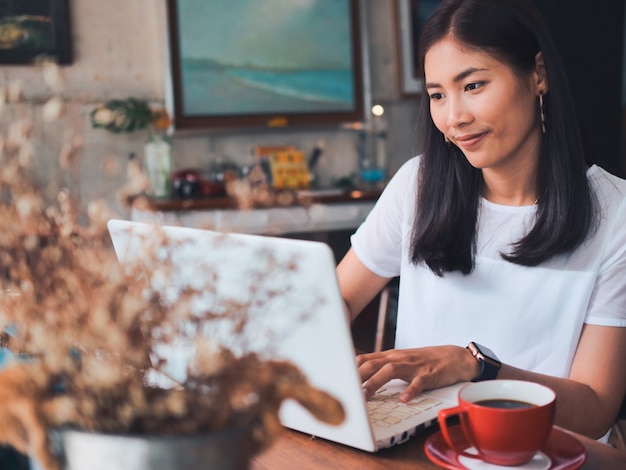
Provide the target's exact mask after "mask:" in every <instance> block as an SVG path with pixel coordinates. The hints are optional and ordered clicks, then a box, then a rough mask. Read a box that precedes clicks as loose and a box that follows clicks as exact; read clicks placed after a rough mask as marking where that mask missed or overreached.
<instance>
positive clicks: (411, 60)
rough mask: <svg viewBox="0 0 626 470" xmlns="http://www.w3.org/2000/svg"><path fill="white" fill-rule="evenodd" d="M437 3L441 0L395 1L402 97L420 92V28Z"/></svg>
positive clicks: (421, 85)
mask: <svg viewBox="0 0 626 470" xmlns="http://www.w3.org/2000/svg"><path fill="white" fill-rule="evenodd" d="M439 3H441V0H396V22H397V27H396V31H397V36H398V50H399V54H398V55H399V58H398V60H399V63H400V73H399V76H400V90H401V93H402V95H404V96H411V95H415V96H417V95H419V94H420V93H421V92H422V89H423V83H422V79H421V77H420V67H421V66H420V63H419V57H418V54H419V52H418V50H417V49H418V45H419V40H420V36H421V34H422V28H423V26H424V24H425V23H426V21H427V20H428V18H429V17H430V15H432V13H433V11H434V10H435V9H436V8H437V6H438V5H439Z"/></svg>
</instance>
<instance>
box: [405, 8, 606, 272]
mask: <svg viewBox="0 0 626 470" xmlns="http://www.w3.org/2000/svg"><path fill="white" fill-rule="evenodd" d="M447 37H451V38H453V39H454V40H456V41H458V42H459V43H460V44H463V45H464V46H465V47H467V48H468V49H469V50H474V51H480V52H486V53H488V54H489V55H491V56H492V57H494V58H495V59H497V60H499V61H500V62H502V63H504V64H507V65H508V66H509V67H511V68H512V70H513V71H515V73H516V74H517V75H518V76H520V77H526V76H529V74H531V73H532V72H533V71H534V70H535V57H536V54H537V53H538V52H540V51H541V52H542V54H543V59H544V63H545V67H546V75H547V80H548V84H549V92H548V93H547V94H546V95H545V96H544V97H543V101H544V112H545V115H546V119H547V122H546V133H545V135H542V139H541V148H540V156H539V165H538V176H537V178H538V179H537V188H538V192H537V194H538V195H539V199H538V203H537V204H538V207H537V215H536V220H535V224H534V226H533V227H532V229H531V230H530V231H529V232H528V234H527V235H526V236H524V237H523V238H522V239H521V240H519V241H518V242H517V243H516V244H515V245H514V246H513V247H512V250H511V252H510V253H502V254H501V256H502V257H503V258H504V259H506V260H507V261H510V262H512V263H516V264H520V265H523V266H536V265H538V264H540V263H542V262H544V261H546V260H548V259H549V258H551V257H553V256H555V255H558V254H563V253H567V252H570V251H573V250H574V249H576V248H577V247H578V246H579V245H580V244H581V243H582V242H583V241H584V240H585V239H586V237H587V235H588V234H589V233H590V231H591V230H592V229H593V226H594V221H595V215H594V214H595V202H594V200H595V199H594V195H593V193H592V191H591V188H590V184H589V181H588V179H587V174H586V171H587V164H586V161H585V157H586V155H587V153H588V152H587V151H586V146H585V145H584V142H583V137H582V134H581V129H580V124H579V122H578V119H577V117H576V111H575V107H574V104H573V101H572V98H571V94H570V90H569V85H568V83H567V78H566V74H565V71H564V68H563V65H562V63H561V60H560V58H559V56H558V53H557V50H556V47H555V45H554V43H553V41H552V39H551V37H550V34H549V32H548V29H547V27H546V26H545V24H544V22H543V19H542V18H541V16H540V14H539V13H538V12H537V11H536V10H535V8H534V5H532V4H531V2H530V0H528V1H525V0H444V1H443V2H442V4H441V5H440V6H439V7H438V8H437V10H436V11H435V12H434V13H433V15H432V16H431V17H430V19H429V20H428V22H427V23H426V25H425V27H424V29H423V32H422V37H421V41H420V49H419V57H420V59H421V63H422V64H423V63H424V57H425V55H426V52H427V51H428V50H429V49H430V48H431V47H432V46H433V45H434V44H436V43H437V42H439V41H441V40H442V39H444V38H447ZM422 76H424V73H423V70H422ZM537 106H539V105H537ZM537 113H539V108H538V109H537ZM419 119H420V121H419V122H420V123H421V128H422V130H423V135H422V142H423V146H424V147H423V155H422V158H421V161H420V170H419V177H418V178H419V181H418V192H417V204H416V214H415V216H416V217H415V224H414V227H413V233H412V238H411V255H410V256H411V261H412V262H413V263H415V264H419V263H422V262H424V263H426V265H428V267H429V268H430V269H431V270H432V271H433V272H434V273H435V274H437V275H439V276H442V275H443V274H444V273H446V272H453V271H460V272H462V273H464V274H468V273H470V272H471V271H472V270H473V269H474V264H475V261H474V258H475V252H476V224H477V220H478V210H479V205H480V195H481V192H482V189H483V179H482V172H481V170H479V169H476V168H474V167H473V166H471V165H470V163H469V162H468V161H467V159H466V158H465V156H464V155H463V153H462V152H461V151H460V150H459V149H458V148H457V147H456V146H454V145H448V144H447V143H445V141H444V138H443V135H442V133H441V132H440V131H439V130H438V129H437V128H436V127H435V124H434V122H433V120H432V117H431V115H430V104H429V99H428V96H427V94H426V91H424V93H423V96H422V99H421V105H420V115H419Z"/></svg>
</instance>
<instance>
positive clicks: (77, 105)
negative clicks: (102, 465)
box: [0, 0, 417, 215]
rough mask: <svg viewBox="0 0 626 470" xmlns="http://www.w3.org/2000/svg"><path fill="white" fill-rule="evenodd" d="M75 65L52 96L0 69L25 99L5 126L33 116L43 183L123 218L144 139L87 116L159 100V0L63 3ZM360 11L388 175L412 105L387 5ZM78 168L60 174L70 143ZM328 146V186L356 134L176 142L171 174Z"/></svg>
mask: <svg viewBox="0 0 626 470" xmlns="http://www.w3.org/2000/svg"><path fill="white" fill-rule="evenodd" d="M70 4H71V5H70V7H71V17H72V21H71V24H72V28H73V31H72V36H73V42H74V56H75V59H74V63H73V64H72V65H69V66H65V67H62V69H61V72H62V78H63V86H62V88H60V89H58V90H55V89H54V87H51V86H50V85H49V84H47V83H46V81H45V80H44V78H43V74H42V68H41V67H39V66H28V67H24V66H3V67H0V82H1V83H2V84H9V83H11V84H15V83H19V84H20V86H21V87H22V90H23V99H22V100H21V101H20V102H18V103H10V104H8V105H6V106H5V114H4V116H5V118H4V121H3V122H2V125H3V127H5V128H6V127H7V126H10V125H11V124H14V123H16V122H19V121H20V120H22V119H24V118H27V117H28V118H29V119H31V120H32V124H33V131H32V137H33V145H34V151H33V153H34V155H35V159H36V162H37V167H38V169H39V171H40V173H41V174H42V175H43V176H44V178H45V179H46V180H48V181H54V182H60V183H61V184H64V185H69V186H70V187H71V188H72V191H73V193H74V194H75V196H76V197H77V198H78V200H79V201H80V204H81V207H82V208H83V209H84V208H85V206H86V204H87V203H88V201H91V200H93V199H95V198H105V199H106V200H107V201H108V203H109V205H110V206H111V207H112V208H113V209H114V210H116V211H117V212H119V213H121V215H125V214H126V211H125V209H124V208H123V206H122V205H121V204H120V203H119V201H118V198H117V195H116V193H117V190H118V189H119V188H120V186H121V185H122V183H123V182H124V180H125V176H124V170H125V168H126V161H127V158H128V156H129V154H131V153H135V154H137V155H141V152H142V146H143V142H144V141H145V139H146V134H145V133H143V132H137V133H134V134H130V135H112V134H109V133H108V132H106V131H103V130H94V129H91V126H90V124H89V112H90V111H91V110H92V109H93V108H94V107H95V106H96V105H97V104H98V103H100V102H102V101H105V100H108V99H112V98H126V97H129V96H134V97H137V98H141V99H146V100H149V101H150V102H152V103H154V104H159V103H162V102H163V100H164V93H165V89H164V87H165V85H164V84H165V77H164V71H165V69H166V67H165V65H166V64H165V61H164V57H165V54H164V51H165V50H166V47H167V37H166V29H165V24H166V11H165V1H164V0H107V1H106V2H103V1H99V0H73V1H70ZM362 4H363V5H364V7H365V18H366V21H365V26H366V28H367V34H368V42H367V47H368V51H369V54H370V58H371V77H370V78H371V84H372V88H371V92H372V93H371V97H372V102H376V103H382V104H383V105H384V106H385V108H386V119H387V120H388V123H389V128H390V129H389V138H388V151H389V153H390V155H391V163H390V168H391V170H392V171H393V170H395V169H397V167H398V166H399V165H400V164H401V163H402V162H403V161H405V160H406V159H407V158H409V157H410V156H411V155H412V154H413V127H414V122H415V113H416V104H417V103H416V101H415V100H403V99H401V98H400V97H399V92H398V87H397V73H396V71H397V61H396V51H395V45H396V42H395V40H396V37H395V30H394V13H395V10H394V6H395V4H394V0H376V1H367V0H366V1H362ZM55 93H59V94H60V96H62V98H63V100H64V102H65V107H66V109H65V111H64V114H63V115H62V116H61V117H60V118H59V119H57V120H55V121H52V122H49V121H46V120H45V118H44V117H43V116H42V109H43V105H44V103H45V102H46V100H47V99H49V98H50V97H51V96H53V95H54V94H55ZM77 139H80V140H82V150H81V151H80V152H79V155H80V158H82V164H81V165H80V169H79V170H77V171H70V170H67V169H63V168H62V167H60V166H59V164H58V163H57V160H58V155H59V153H60V152H62V151H63V149H66V148H67V146H68V145H69V146H74V147H75V146H76V145H77V143H79V140H77ZM322 140H323V141H324V142H325V153H324V156H323V158H322V160H321V161H320V179H321V181H322V182H323V183H324V184H331V183H332V182H333V181H334V180H335V179H337V178H339V177H343V176H349V175H350V174H351V173H353V172H354V171H355V170H356V167H357V156H356V142H357V136H356V134H355V133H354V131H345V130H343V131H342V130H338V129H334V128H332V129H317V130H312V129H311V130H299V131H290V130H281V131H271V132H269V131H266V130H259V131H255V132H246V133H244V132H229V133H218V134H212V135H195V136H193V137H175V138H174V166H175V169H181V168H186V167H190V166H193V167H200V168H206V167H207V166H208V165H209V164H210V163H211V162H212V161H215V160H218V159H230V160H232V161H235V162H237V163H240V164H245V163H250V162H252V157H251V154H250V150H251V148H253V147H254V146H255V145H259V144H294V145H297V146H299V147H301V148H303V149H304V150H310V149H312V148H313V147H314V146H315V144H316V143H317V142H319V141H322Z"/></svg>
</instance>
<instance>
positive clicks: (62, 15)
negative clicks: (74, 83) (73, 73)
mask: <svg viewBox="0 0 626 470" xmlns="http://www.w3.org/2000/svg"><path fill="white" fill-rule="evenodd" d="M68 2H69V0H17V1H2V2H0V64H2V65H28V64H33V63H35V62H36V61H37V60H38V59H40V58H48V59H52V60H54V61H55V62H56V63H58V64H60V65H65V64H70V63H72V47H71V45H72V40H71V32H70V12H69V5H68Z"/></svg>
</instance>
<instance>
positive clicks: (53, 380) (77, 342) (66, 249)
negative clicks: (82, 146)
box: [0, 93, 344, 470]
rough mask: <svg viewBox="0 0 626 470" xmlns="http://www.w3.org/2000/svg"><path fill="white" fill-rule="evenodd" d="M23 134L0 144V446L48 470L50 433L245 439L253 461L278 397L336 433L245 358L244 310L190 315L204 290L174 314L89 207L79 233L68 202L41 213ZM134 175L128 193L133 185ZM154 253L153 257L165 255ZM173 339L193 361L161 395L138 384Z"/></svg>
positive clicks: (283, 378)
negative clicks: (230, 333) (223, 434)
mask: <svg viewBox="0 0 626 470" xmlns="http://www.w3.org/2000/svg"><path fill="white" fill-rule="evenodd" d="M1 95H2V93H0V96H1ZM57 111H58V112H61V107H58V110H57ZM122 127H124V126H122ZM31 129H32V126H29V125H27V124H25V123H24V122H16V123H15V124H14V125H13V126H11V129H10V131H9V133H8V135H7V136H5V137H3V136H0V168H1V169H0V328H2V329H4V331H5V333H3V337H2V339H3V342H4V345H5V346H8V347H9V348H10V349H11V350H12V351H14V352H15V353H16V354H17V355H18V357H20V358H21V360H18V361H14V362H13V363H11V364H10V365H9V366H7V367H6V368H4V369H2V370H0V420H1V421H2V423H3V425H2V426H1V427H0V442H3V443H7V444H10V445H12V446H13V447H15V448H16V449H17V450H19V451H21V452H23V453H30V454H31V455H34V456H35V457H36V459H37V460H38V462H39V463H40V465H42V466H43V467H45V468H46V469H47V470H56V469H57V468H59V462H58V460H57V458H56V456H55V455H54V454H53V453H52V452H51V450H50V442H49V431H50V430H51V429H54V428H58V427H61V426H71V427H75V428H78V429H81V430H86V431H95V432H111V433H121V434H124V433H133V434H144V435H148V434H159V435H163V434H168V435H181V434H184V435H189V434H199V433H210V432H212V431H216V430H220V429H224V428H226V427H229V426H245V427H247V428H249V429H250V430H251V439H252V441H253V443H254V446H255V449H256V450H257V451H258V450H260V449H262V448H264V446H267V445H268V444H269V443H271V441H272V440H273V438H274V437H275V436H276V435H277V433H278V432H280V430H281V429H282V427H281V425H280V422H279V420H278V409H279V406H280V404H281V403H282V401H283V400H285V399H287V398H293V399H295V400H297V401H298V402H299V403H301V404H302V405H303V406H304V407H305V408H307V409H308V410H309V411H310V412H311V413H312V414H313V415H314V416H316V417H317V418H318V419H320V420H323V421H325V422H328V423H334V424H337V423H340V422H341V421H342V420H343V418H344V412H343V409H342V407H341V405H340V403H339V402H337V401H336V400H335V399H334V398H332V397H331V396H330V395H328V394H327V393H325V392H322V391H320V390H317V389H315V388H313V387H312V386H311V385H310V384H309V383H308V382H307V380H306V378H305V377H304V376H303V374H302V373H301V372H300V371H299V370H298V369H297V368H296V367H295V366H294V365H293V364H291V363H289V362H286V361H280V360H271V359H267V358H266V357H264V356H263V355H262V354H260V353H258V352H255V351H252V350H246V348H245V342H246V341H247V338H248V335H249V334H254V332H251V331H249V328H247V325H249V322H250V321H251V318H250V315H251V314H250V310H248V309H247V308H246V305H233V306H232V308H231V309H230V310H229V309H228V308H227V309H226V310H225V311H221V312H219V313H216V312H214V311H211V310H210V309H207V310H206V311H202V312H197V311H194V312H193V313H191V310H192V309H190V308H189V303H190V302H191V301H192V300H191V299H193V297H194V295H195V294H197V293H198V292H199V291H206V290H210V288H211V286H202V287H200V288H195V289H192V288H188V289H187V290H185V291H184V292H183V293H182V297H181V301H178V302H176V303H175V305H172V304H171V302H166V301H164V298H163V295H162V294H160V293H159V292H158V291H156V290H154V289H151V288H150V280H149V279H146V277H145V276H142V275H141V274H140V272H139V270H140V267H139V266H134V267H133V266H131V267H128V266H125V267H122V266H120V263H119V262H118V260H117V257H116V256H115V253H114V251H113V249H112V246H111V243H110V238H109V234H108V231H107V228H106V221H107V220H108V219H109V218H110V214H109V213H108V212H107V210H106V207H104V205H103V204H102V203H99V202H94V203H92V204H91V205H90V207H89V209H88V218H89V220H88V221H87V222H83V223H79V219H80V217H79V214H78V213H77V210H76V209H75V207H74V204H73V201H72V197H71V193H70V192H69V191H67V190H63V191H61V192H59V193H58V194H57V195H56V199H55V200H46V198H45V197H44V196H43V194H44V193H45V191H43V187H42V186H41V185H40V184H39V183H37V180H36V178H35V177H34V176H33V174H32V172H31V168H30V161H31V158H30V155H29V149H30V146H29V145H28V142H29V132H30V130H31ZM73 161H76V160H75V159H74V160H73ZM139 173H140V172H139V171H138V169H136V168H135V181H131V182H129V186H130V187H131V188H132V187H140V186H141V185H142V184H143V183H141V181H143V180H145V177H144V178H143V180H142V179H141V177H140V175H139ZM137 181H139V183H138V182H137ZM167 243H168V242H167V241H166V239H165V238H164V239H163V243H162V245H160V246H159V247H156V248H159V249H162V248H165V249H171V248H172V247H171V246H168V245H167ZM157 251H159V250H158V249H155V251H154V253H156V252H157ZM159 253H160V255H159V256H161V257H162V251H159ZM155 256H156V255H155ZM283 268H284V269H297V265H295V264H288V265H285V266H283ZM258 274H260V275H262V273H258ZM147 293H148V294H147ZM265 294H266V295H269V293H265ZM273 294H274V295H275V294H276V293H273ZM185 299H186V301H183V300H185ZM230 314H232V315H230ZM215 321H232V322H233V327H234V331H236V332H238V334H239V335H240V336H239V337H240V339H241V343H240V345H243V346H244V347H243V349H242V351H243V352H241V351H239V352H234V351H233V350H230V349H228V348H227V347H224V346H223V345H220V344H216V343H215V342H214V341H213V340H212V339H211V338H210V337H207V336H206V334H205V330H206V328H203V326H206V325H207V324H210V323H211V322H215ZM190 324H193V325H195V326H196V328H195V329H193V331H190V329H189V328H188V327H189V325H190ZM200 331H203V332H202V333H201V334H200V333H198V332H200ZM6 332H8V333H6ZM194 332H195V333H194ZM181 337H184V338H186V340H187V341H188V342H191V343H193V345H194V347H195V351H196V355H195V357H194V360H193V361H192V363H191V364H190V366H189V368H188V371H187V378H186V380H185V381H184V382H182V383H179V384H178V385H177V386H175V387H172V388H169V389H164V388H160V387H156V386H154V385H152V384H150V383H149V382H147V381H146V372H147V371H148V370H157V371H162V372H163V373H166V366H167V359H166V358H160V359H159V358H158V354H157V352H156V349H157V347H158V345H162V344H164V343H165V344H167V343H168V342H169V341H173V340H174V338H181Z"/></svg>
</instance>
